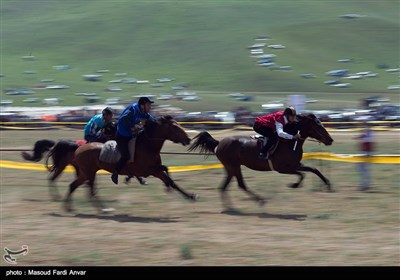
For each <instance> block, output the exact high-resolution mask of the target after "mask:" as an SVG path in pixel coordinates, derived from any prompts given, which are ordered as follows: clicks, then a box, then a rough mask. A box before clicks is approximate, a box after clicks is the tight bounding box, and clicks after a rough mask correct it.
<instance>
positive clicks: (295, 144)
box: [293, 130, 300, 151]
mask: <svg viewBox="0 0 400 280" xmlns="http://www.w3.org/2000/svg"><path fill="white" fill-rule="evenodd" d="M299 133H300V130H299V131H297V134H299ZM297 141H299V140H296V142H295V143H294V147H293V151H296V147H297Z"/></svg>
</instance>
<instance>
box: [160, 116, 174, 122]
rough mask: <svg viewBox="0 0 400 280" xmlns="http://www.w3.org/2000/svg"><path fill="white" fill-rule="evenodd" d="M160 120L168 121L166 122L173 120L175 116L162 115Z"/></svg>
mask: <svg viewBox="0 0 400 280" xmlns="http://www.w3.org/2000/svg"><path fill="white" fill-rule="evenodd" d="M159 120H160V121H161V123H166V122H169V121H171V120H173V117H171V116H170V115H166V116H162V117H160V118H159Z"/></svg>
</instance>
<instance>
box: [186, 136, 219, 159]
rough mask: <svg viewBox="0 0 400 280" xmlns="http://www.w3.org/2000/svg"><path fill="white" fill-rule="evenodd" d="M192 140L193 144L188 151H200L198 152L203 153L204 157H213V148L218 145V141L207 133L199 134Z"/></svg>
mask: <svg viewBox="0 0 400 280" xmlns="http://www.w3.org/2000/svg"><path fill="white" fill-rule="evenodd" d="M193 140H194V143H193V144H192V145H191V146H190V147H189V149H188V151H189V152H192V151H196V150H200V152H201V153H205V154H206V156H208V155H214V154H215V148H216V147H217V146H218V144H219V141H218V140H215V139H214V138H213V137H212V136H211V135H210V133H208V132H207V131H203V132H200V133H199V134H198V135H197V136H195V137H194V138H193Z"/></svg>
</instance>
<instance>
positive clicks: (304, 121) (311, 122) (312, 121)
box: [297, 114, 333, 146]
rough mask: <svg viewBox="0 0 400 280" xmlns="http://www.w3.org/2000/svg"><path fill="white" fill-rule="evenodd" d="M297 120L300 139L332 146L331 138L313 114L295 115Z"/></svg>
mask: <svg viewBox="0 0 400 280" xmlns="http://www.w3.org/2000/svg"><path fill="white" fill-rule="evenodd" d="M297 118H298V119H299V126H300V129H299V130H300V135H301V137H302V138H307V137H311V138H314V139H317V140H318V141H321V142H322V143H324V144H325V145H327V146H329V145H332V143H333V139H332V137H331V136H330V135H329V133H328V131H326V129H325V127H324V126H323V124H322V123H321V121H320V120H319V119H318V118H317V117H316V116H315V115H314V114H302V115H297Z"/></svg>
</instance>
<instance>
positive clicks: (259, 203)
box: [258, 199, 267, 207]
mask: <svg viewBox="0 0 400 280" xmlns="http://www.w3.org/2000/svg"><path fill="white" fill-rule="evenodd" d="M265 203H267V201H265V199H260V200H259V201H258V206H260V207H261V206H264V205H265Z"/></svg>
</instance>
